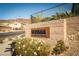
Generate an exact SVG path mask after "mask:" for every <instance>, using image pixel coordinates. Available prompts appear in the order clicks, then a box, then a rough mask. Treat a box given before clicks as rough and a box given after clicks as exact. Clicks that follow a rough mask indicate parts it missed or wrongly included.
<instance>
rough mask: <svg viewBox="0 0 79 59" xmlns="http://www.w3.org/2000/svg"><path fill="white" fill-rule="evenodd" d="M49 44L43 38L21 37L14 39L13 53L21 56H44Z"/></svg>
mask: <svg viewBox="0 0 79 59" xmlns="http://www.w3.org/2000/svg"><path fill="white" fill-rule="evenodd" d="M50 50H51V46H50V44H49V43H47V42H46V41H43V40H38V39H37V40H36V39H29V38H23V39H18V40H16V44H15V53H16V55H21V56H46V55H49V54H50Z"/></svg>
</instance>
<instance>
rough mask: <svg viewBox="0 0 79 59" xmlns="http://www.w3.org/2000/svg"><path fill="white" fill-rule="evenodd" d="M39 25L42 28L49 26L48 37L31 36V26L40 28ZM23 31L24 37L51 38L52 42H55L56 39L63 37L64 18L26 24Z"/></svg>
mask: <svg viewBox="0 0 79 59" xmlns="http://www.w3.org/2000/svg"><path fill="white" fill-rule="evenodd" d="M41 27H42V28H43V27H49V29H50V34H49V38H42V37H31V29H32V28H41ZM25 32H26V37H29V38H36V39H45V40H51V41H52V42H53V43H56V42H57V40H62V39H64V20H52V21H48V22H40V23H33V24H28V25H27V26H26V30H25Z"/></svg>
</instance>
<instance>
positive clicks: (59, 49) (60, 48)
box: [52, 40, 68, 55]
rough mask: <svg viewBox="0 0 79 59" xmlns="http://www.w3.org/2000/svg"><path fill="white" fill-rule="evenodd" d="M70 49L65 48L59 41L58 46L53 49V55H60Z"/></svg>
mask: <svg viewBox="0 0 79 59" xmlns="http://www.w3.org/2000/svg"><path fill="white" fill-rule="evenodd" d="M67 48H68V47H66V46H65V44H64V42H63V41H62V40H59V41H57V44H56V46H55V47H54V48H53V51H52V54H54V55H58V54H61V53H62V52H64V51H66V50H67Z"/></svg>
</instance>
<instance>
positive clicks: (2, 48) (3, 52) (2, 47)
mask: <svg viewBox="0 0 79 59" xmlns="http://www.w3.org/2000/svg"><path fill="white" fill-rule="evenodd" d="M11 43H12V41H6V42H4V43H2V44H0V56H11V51H9V50H10V48H11V47H10V45H9V44H11Z"/></svg>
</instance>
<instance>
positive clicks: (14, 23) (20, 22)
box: [0, 18, 31, 31]
mask: <svg viewBox="0 0 79 59" xmlns="http://www.w3.org/2000/svg"><path fill="white" fill-rule="evenodd" d="M29 23H31V22H30V20H29V19H23V18H17V19H8V20H0V26H3V27H9V28H11V29H10V31H16V30H24V29H25V28H24V27H25V25H26V24H29ZM1 28H2V27H1ZM6 31H8V29H6Z"/></svg>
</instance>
